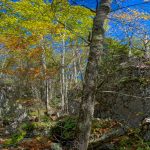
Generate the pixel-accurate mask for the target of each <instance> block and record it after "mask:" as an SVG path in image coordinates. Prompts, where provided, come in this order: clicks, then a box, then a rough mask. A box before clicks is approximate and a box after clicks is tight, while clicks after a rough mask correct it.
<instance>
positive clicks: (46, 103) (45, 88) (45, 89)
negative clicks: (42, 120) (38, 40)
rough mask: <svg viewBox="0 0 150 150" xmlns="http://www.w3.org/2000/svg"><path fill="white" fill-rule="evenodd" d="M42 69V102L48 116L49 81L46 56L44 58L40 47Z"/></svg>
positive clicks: (43, 49) (43, 52)
mask: <svg viewBox="0 0 150 150" xmlns="http://www.w3.org/2000/svg"><path fill="white" fill-rule="evenodd" d="M42 67H43V75H44V100H45V106H46V113H47V114H49V109H50V107H49V81H48V79H47V77H46V69H47V66H46V56H45V48H44V46H43V45H42Z"/></svg>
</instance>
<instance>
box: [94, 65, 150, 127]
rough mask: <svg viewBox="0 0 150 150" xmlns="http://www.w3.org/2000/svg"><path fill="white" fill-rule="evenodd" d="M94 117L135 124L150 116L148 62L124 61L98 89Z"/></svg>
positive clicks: (149, 74)
mask: <svg viewBox="0 0 150 150" xmlns="http://www.w3.org/2000/svg"><path fill="white" fill-rule="evenodd" d="M96 100H97V104H96V106H95V114H94V115H95V117H100V118H108V117H110V118H113V119H118V120H121V121H123V122H125V123H127V124H128V125H131V126H138V125H139V124H140V122H141V120H142V119H143V118H145V117H148V116H150V65H148V64H146V63H143V62H142V63H139V64H135V63H124V64H121V67H120V69H119V70H118V71H117V72H116V73H115V75H113V76H112V77H110V78H108V79H107V82H106V83H105V84H104V85H103V86H102V87H101V88H100V89H99V90H98V93H97V96H96Z"/></svg>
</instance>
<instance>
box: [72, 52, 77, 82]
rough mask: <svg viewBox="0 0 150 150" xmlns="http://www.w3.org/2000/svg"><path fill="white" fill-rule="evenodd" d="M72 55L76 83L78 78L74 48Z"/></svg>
mask: <svg viewBox="0 0 150 150" xmlns="http://www.w3.org/2000/svg"><path fill="white" fill-rule="evenodd" d="M73 57H74V58H75V60H74V61H73V68H74V82H75V84H77V82H78V79H77V55H76V51H75V49H73Z"/></svg>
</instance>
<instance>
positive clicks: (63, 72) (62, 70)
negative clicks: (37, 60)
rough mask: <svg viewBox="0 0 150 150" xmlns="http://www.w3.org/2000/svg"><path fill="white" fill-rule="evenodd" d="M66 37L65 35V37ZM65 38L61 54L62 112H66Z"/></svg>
mask: <svg viewBox="0 0 150 150" xmlns="http://www.w3.org/2000/svg"><path fill="white" fill-rule="evenodd" d="M64 36H65V35H64ZM64 38H65V37H63V41H62V54H61V65H62V69H61V107H62V112H65V89H66V88H65V86H66V85H65V53H66V49H65V39H64Z"/></svg>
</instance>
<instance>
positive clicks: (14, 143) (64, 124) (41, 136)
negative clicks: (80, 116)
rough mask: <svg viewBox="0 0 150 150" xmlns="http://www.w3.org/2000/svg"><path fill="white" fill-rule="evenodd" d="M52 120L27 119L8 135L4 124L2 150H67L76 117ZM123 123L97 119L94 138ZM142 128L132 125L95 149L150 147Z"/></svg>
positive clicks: (138, 149) (0, 136)
mask: <svg viewBox="0 0 150 150" xmlns="http://www.w3.org/2000/svg"><path fill="white" fill-rule="evenodd" d="M49 121H50V120H47V121H46V122H41V121H40V122H39V121H38V122H37V121H36V122H29V123H28V124H27V123H24V124H21V125H20V127H19V128H18V129H17V131H16V132H15V133H13V134H7V135H6V128H7V127H5V126H3V127H2V126H1V127H0V150H51V149H52V150H67V149H68V147H67V144H68V143H69V141H71V140H73V136H74V129H75V126H74V119H73V118H71V119H70V118H67V119H66V118H65V119H60V120H57V121H53V123H52V121H51V123H50V122H49ZM52 124H53V125H52ZM120 126H121V124H120V123H119V122H117V121H113V120H110V119H105V120H104V119H103V120H101V119H95V120H94V121H93V125H92V131H91V138H90V140H91V141H95V140H97V139H99V138H101V137H102V136H104V135H107V133H109V132H111V131H112V130H113V129H117V128H119V127H120ZM49 130H51V132H49ZM45 131H46V134H45ZM139 132H140V131H139V129H134V130H133V129H129V130H128V131H127V132H126V133H125V134H123V135H117V136H112V137H110V138H108V139H107V140H106V141H103V144H100V145H101V146H99V144H98V146H95V147H94V150H104V149H107V150H109V149H112V150H113V149H114V150H150V147H149V146H150V142H144V140H143V139H142V138H141V137H140V136H139ZM60 143H61V144H60ZM64 143H65V144H64ZM96 145H97V143H96ZM74 146H75V145H74ZM72 149H73V148H72ZM91 149H92V148H91Z"/></svg>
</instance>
